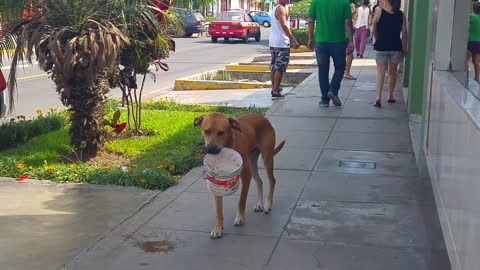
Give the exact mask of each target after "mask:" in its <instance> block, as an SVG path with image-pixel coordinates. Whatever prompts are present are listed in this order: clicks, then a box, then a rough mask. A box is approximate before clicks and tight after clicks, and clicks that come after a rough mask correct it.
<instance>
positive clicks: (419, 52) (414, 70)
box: [408, 0, 433, 114]
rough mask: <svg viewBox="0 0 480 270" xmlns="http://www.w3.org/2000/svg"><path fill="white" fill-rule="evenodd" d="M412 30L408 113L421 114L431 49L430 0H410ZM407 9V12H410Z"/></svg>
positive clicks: (431, 4) (431, 16) (431, 12)
mask: <svg viewBox="0 0 480 270" xmlns="http://www.w3.org/2000/svg"><path fill="white" fill-rule="evenodd" d="M409 2H410V5H412V4H413V8H412V9H413V13H411V14H409V19H410V23H411V26H412V30H411V33H410V39H411V46H410V48H408V50H409V56H408V57H409V59H408V62H409V71H408V73H409V74H408V76H409V77H408V112H409V113H413V114H422V113H423V107H424V104H425V99H426V93H427V87H428V78H429V76H428V74H429V70H430V68H429V66H430V63H431V48H432V28H433V25H432V19H433V9H432V7H433V3H432V0H410V1H409ZM412 9H409V10H412Z"/></svg>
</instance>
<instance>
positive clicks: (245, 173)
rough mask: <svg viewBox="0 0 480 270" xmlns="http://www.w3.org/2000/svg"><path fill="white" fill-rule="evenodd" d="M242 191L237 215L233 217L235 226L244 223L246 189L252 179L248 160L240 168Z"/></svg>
mask: <svg viewBox="0 0 480 270" xmlns="http://www.w3.org/2000/svg"><path fill="white" fill-rule="evenodd" d="M241 177H242V192H241V193H240V200H239V201H238V208H237V216H236V217H235V222H234V224H235V226H241V225H243V224H245V208H246V206H247V196H248V189H249V188H250V181H251V180H252V169H251V166H250V162H244V164H243V170H242V174H241Z"/></svg>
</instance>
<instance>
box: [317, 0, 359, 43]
mask: <svg viewBox="0 0 480 270" xmlns="http://www.w3.org/2000/svg"><path fill="white" fill-rule="evenodd" d="M308 17H309V18H311V19H315V20H316V26H315V42H342V41H345V31H346V29H345V20H347V19H352V10H351V8H350V2H349V1H348V0H313V1H312V4H311V5H310V10H309V11H308Z"/></svg>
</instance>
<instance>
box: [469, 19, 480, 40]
mask: <svg viewBox="0 0 480 270" xmlns="http://www.w3.org/2000/svg"><path fill="white" fill-rule="evenodd" d="M468 41H480V15H479V14H475V13H472V15H471V16H470V30H469V31H468Z"/></svg>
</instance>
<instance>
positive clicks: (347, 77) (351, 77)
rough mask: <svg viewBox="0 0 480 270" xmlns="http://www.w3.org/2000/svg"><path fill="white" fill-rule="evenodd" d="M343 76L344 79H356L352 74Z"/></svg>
mask: <svg viewBox="0 0 480 270" xmlns="http://www.w3.org/2000/svg"><path fill="white" fill-rule="evenodd" d="M343 78H344V79H345V80H351V81H354V80H356V79H357V78H355V77H353V76H343Z"/></svg>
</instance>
